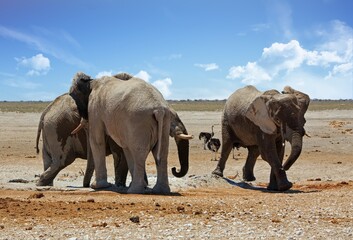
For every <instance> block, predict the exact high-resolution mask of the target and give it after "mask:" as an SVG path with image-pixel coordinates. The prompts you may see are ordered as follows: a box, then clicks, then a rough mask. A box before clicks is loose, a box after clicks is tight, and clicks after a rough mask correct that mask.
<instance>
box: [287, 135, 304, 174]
mask: <svg viewBox="0 0 353 240" xmlns="http://www.w3.org/2000/svg"><path fill="white" fill-rule="evenodd" d="M290 142H291V148H292V150H291V153H290V155H289V157H288V159H287V161H286V162H285V163H284V164H283V169H284V170H286V171H287V170H288V169H289V168H290V167H291V166H292V165H293V163H295V161H296V160H297V159H298V158H299V155H300V153H301V151H302V146H303V135H302V134H300V131H294V132H293V134H292V139H291V141H290Z"/></svg>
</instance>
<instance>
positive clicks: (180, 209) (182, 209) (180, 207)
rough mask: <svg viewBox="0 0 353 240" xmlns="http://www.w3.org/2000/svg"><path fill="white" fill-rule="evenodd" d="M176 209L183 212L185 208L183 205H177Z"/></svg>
mask: <svg viewBox="0 0 353 240" xmlns="http://www.w3.org/2000/svg"><path fill="white" fill-rule="evenodd" d="M177 210H178V212H184V211H185V208H184V207H183V206H178V207H177Z"/></svg>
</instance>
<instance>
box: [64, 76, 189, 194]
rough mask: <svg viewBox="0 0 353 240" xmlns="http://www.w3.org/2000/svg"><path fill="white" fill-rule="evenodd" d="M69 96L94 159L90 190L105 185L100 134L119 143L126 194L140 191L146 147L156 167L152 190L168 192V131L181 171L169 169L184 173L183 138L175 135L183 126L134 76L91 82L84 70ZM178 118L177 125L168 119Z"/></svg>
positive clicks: (186, 146)
mask: <svg viewBox="0 0 353 240" xmlns="http://www.w3.org/2000/svg"><path fill="white" fill-rule="evenodd" d="M70 95H71V96H72V97H73V98H74V100H75V102H76V104H77V106H78V110H79V113H80V115H81V117H82V118H83V119H86V120H88V121H89V124H88V133H89V143H90V147H91V149H92V155H93V159H94V166H95V173H96V179H95V181H94V182H93V183H92V184H91V187H92V188H104V187H108V186H109V183H108V182H107V172H106V164H105V148H106V147H105V145H106V142H105V141H104V136H105V135H109V136H110V137H111V138H112V139H113V140H114V141H115V142H116V143H117V144H118V145H119V146H121V147H122V149H123V152H124V155H125V156H126V159H127V163H128V167H129V170H130V172H131V174H132V182H131V184H130V187H129V189H128V192H129V193H143V192H144V191H145V188H146V181H145V179H144V177H143V176H144V173H145V161H146V158H147V155H148V154H149V152H150V151H152V153H153V156H154V158H155V161H156V165H157V183H156V185H155V186H154V188H153V191H154V192H156V193H169V192H170V188H169V182H168V173H167V156H168V147H169V135H170V136H172V137H175V139H176V143H177V146H178V152H179V161H180V164H181V169H180V171H179V172H177V171H176V170H175V168H173V169H172V172H173V174H174V175H175V176H177V177H183V176H185V174H186V173H187V171H188V167H189V165H188V164H189V162H188V161H189V159H188V151H189V143H188V140H185V139H180V138H179V137H178V139H177V137H176V136H180V135H178V134H179V133H186V134H187V132H186V129H185V127H184V126H183V124H182V122H181V121H180V119H179V118H178V116H177V115H176V113H175V112H174V111H173V110H172V109H170V108H169V106H168V104H167V102H166V101H165V100H164V99H163V97H162V95H161V94H160V92H159V91H158V90H157V89H155V88H154V87H153V86H151V85H150V84H148V83H146V82H145V81H143V80H141V79H137V78H131V79H129V81H122V80H119V79H116V78H113V77H103V78H101V79H97V80H93V79H91V78H90V77H89V76H87V75H85V74H84V73H77V74H76V75H75V77H74V79H73V84H72V87H71V89H70ZM175 120H178V121H177V122H179V123H178V124H176V123H174V122H173V121H175Z"/></svg>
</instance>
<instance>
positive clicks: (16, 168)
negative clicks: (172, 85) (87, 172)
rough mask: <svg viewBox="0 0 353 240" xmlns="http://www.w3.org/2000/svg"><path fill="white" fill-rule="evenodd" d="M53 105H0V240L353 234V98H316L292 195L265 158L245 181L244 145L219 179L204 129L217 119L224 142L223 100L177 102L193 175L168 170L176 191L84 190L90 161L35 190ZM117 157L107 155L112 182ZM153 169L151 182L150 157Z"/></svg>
mask: <svg viewBox="0 0 353 240" xmlns="http://www.w3.org/2000/svg"><path fill="white" fill-rule="evenodd" d="M47 104H48V103H46V102H0V134H1V138H0V239H333V238H335V239H353V200H352V199H353V151H352V149H353V144H352V143H353V130H352V129H353V102H352V101H318V100H316V101H312V102H311V104H310V107H309V110H308V112H307V113H306V120H307V122H306V127H305V128H306V131H307V133H308V134H309V135H310V137H305V138H304V143H303V151H302V154H301V156H300V158H299V159H298V160H297V162H296V163H295V164H294V165H293V166H292V168H291V169H290V170H288V171H287V175H288V178H289V180H290V181H292V182H293V188H292V189H290V190H288V191H286V192H271V191H267V190H266V185H267V183H268V180H269V173H270V168H269V165H268V164H267V163H266V162H264V161H263V160H261V159H258V160H257V163H256V166H255V176H256V178H257V179H256V181H254V182H244V181H242V167H243V165H244V162H245V159H246V155H247V152H246V149H239V150H235V151H234V157H233V154H232V153H231V155H230V157H229V160H228V162H227V165H226V169H225V172H224V173H225V175H224V176H225V177H224V178H219V177H215V176H212V174H211V172H212V171H213V170H214V168H215V167H216V164H217V162H216V161H214V160H213V161H212V160H211V159H212V158H213V157H214V155H213V154H212V153H211V152H210V151H209V150H204V149H203V145H202V142H201V141H200V140H199V139H198V135H199V133H200V132H201V131H210V130H211V125H214V132H215V137H218V138H221V126H220V121H221V113H222V108H223V105H224V101H180V102H170V104H171V106H173V107H174V108H175V109H176V110H177V111H178V113H179V116H180V118H181V119H182V121H183V122H184V124H185V125H186V127H187V129H188V131H189V133H191V134H193V135H194V136H195V138H194V139H193V140H191V141H190V168H189V172H188V174H187V175H186V176H185V177H183V178H175V177H174V176H173V175H172V174H171V172H169V181H170V186H171V189H172V193H171V194H170V195H152V194H146V195H138V194H126V193H125V192H124V190H121V189H118V188H114V187H112V188H109V189H106V190H101V191H94V190H92V189H90V188H83V187H82V181H83V170H84V169H85V164H86V161H85V160H83V159H77V160H76V161H75V162H74V163H73V164H72V165H70V166H68V167H67V168H65V169H64V170H62V171H61V172H60V173H59V174H58V176H57V177H56V179H55V181H54V186H52V187H36V184H35V183H36V181H37V180H38V176H39V175H40V174H41V173H42V171H43V164H42V157H41V154H38V155H37V154H36V151H35V148H34V147H35V140H36V134H37V126H38V121H39V117H40V114H41V111H42V110H43V109H44V108H45V106H46V105H47ZM41 144H42V142H40V146H41ZM289 151H290V145H289V144H288V143H287V144H286V155H288V152H289ZM168 161H169V163H168V164H169V170H170V169H171V168H172V167H174V166H176V167H178V160H177V152H176V146H175V144H174V141H173V140H172V139H171V141H170V151H169V159H168ZM112 162H113V161H112V157H111V156H109V157H107V168H108V176H109V181H110V182H114V175H113V163H112ZM146 165H147V174H148V180H149V183H150V185H149V186H150V187H152V186H153V184H154V183H155V181H156V168H155V164H154V161H153V159H152V157H151V156H149V157H148V159H147V161H146ZM129 179H130V178H129Z"/></svg>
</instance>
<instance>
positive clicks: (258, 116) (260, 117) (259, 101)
mask: <svg viewBox="0 0 353 240" xmlns="http://www.w3.org/2000/svg"><path fill="white" fill-rule="evenodd" d="M245 116H246V117H247V118H248V119H249V120H250V121H252V122H253V123H254V124H255V125H256V126H258V127H259V128H260V129H261V130H262V131H263V132H264V133H267V134H274V133H276V131H277V127H276V124H275V123H274V121H273V120H272V119H271V117H270V115H269V111H268V107H267V105H266V98H265V97H264V96H259V97H257V98H256V99H255V100H254V101H253V102H252V103H251V104H250V106H249V108H248V109H247V111H246V113H245Z"/></svg>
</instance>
